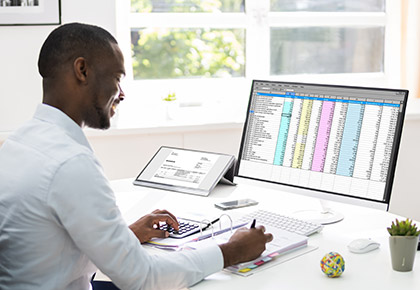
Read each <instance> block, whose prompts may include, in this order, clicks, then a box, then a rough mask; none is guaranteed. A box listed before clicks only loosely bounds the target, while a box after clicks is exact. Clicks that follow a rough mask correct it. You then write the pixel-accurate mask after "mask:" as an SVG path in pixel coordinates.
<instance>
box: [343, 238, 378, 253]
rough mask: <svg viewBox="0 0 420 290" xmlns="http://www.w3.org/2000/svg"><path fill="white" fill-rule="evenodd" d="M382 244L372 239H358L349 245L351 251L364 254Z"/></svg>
mask: <svg viewBox="0 0 420 290" xmlns="http://www.w3.org/2000/svg"><path fill="white" fill-rule="evenodd" d="M380 245H381V244H379V243H378V242H375V241H373V240H371V239H357V240H354V241H352V242H351V243H350V244H348V245H347V248H348V249H349V251H350V252H352V253H356V254H364V253H367V252H370V251H373V250H375V249H377V248H379V246H380Z"/></svg>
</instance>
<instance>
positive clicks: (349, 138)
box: [336, 103, 364, 176]
mask: <svg viewBox="0 0 420 290" xmlns="http://www.w3.org/2000/svg"><path fill="white" fill-rule="evenodd" d="M363 114H364V105H362V104H356V103H350V104H349V106H348V109H347V116H346V123H345V125H344V131H343V138H342V141H341V147H340V154H339V158H338V163H337V171H336V174H338V175H342V176H353V169H354V163H355V161H356V154H357V145H358V144H359V137H360V129H361V127H362V121H363Z"/></svg>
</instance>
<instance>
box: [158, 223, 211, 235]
mask: <svg viewBox="0 0 420 290" xmlns="http://www.w3.org/2000/svg"><path fill="white" fill-rule="evenodd" d="M177 220H178V223H179V230H178V231H176V230H175V229H174V228H173V227H171V226H169V225H168V224H166V223H164V224H162V225H160V226H159V228H160V229H161V230H164V231H168V232H169V237H170V238H175V239H182V238H185V237H188V236H190V235H193V234H196V233H199V232H200V228H202V229H203V230H204V229H206V228H207V227H208V225H207V224H202V225H200V223H199V222H196V221H192V220H187V219H183V218H177Z"/></svg>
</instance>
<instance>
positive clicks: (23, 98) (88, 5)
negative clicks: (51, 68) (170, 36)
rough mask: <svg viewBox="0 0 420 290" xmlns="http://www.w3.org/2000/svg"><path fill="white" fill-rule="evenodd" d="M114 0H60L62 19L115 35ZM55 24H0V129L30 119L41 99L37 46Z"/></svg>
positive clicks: (5, 128)
mask: <svg viewBox="0 0 420 290" xmlns="http://www.w3.org/2000/svg"><path fill="white" fill-rule="evenodd" d="M114 11H115V0H89V1H84V0H61V15H62V18H61V19H62V23H68V22H84V23H90V24H95V25H99V26H102V27H104V28H105V29H107V30H108V31H110V32H111V33H112V34H114V35H115V31H116V24H115V23H116V20H115V19H116V17H115V13H114ZM54 28H56V26H0V40H1V45H0V64H1V70H0V85H1V92H0V104H1V106H0V132H2V131H10V130H13V129H16V128H17V127H18V126H19V125H20V124H22V123H23V122H24V121H25V120H27V119H29V118H30V117H31V116H32V114H33V112H34V110H35V107H36V105H37V104H38V103H40V102H41V99H42V86H41V77H40V76H39V74H38V68H37V61H38V54H39V50H40V49H41V46H42V43H43V42H44V40H45V38H46V37H47V36H48V34H49V33H50V32H51V31H52V30H53V29H54Z"/></svg>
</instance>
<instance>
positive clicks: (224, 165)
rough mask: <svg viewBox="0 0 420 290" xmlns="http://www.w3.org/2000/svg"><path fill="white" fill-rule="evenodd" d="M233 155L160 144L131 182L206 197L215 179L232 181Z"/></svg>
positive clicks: (216, 181)
mask: <svg viewBox="0 0 420 290" xmlns="http://www.w3.org/2000/svg"><path fill="white" fill-rule="evenodd" d="M234 166H235V157H234V156H233V155H228V154H221V153H214V152H205V151H197V150H188V149H181V148H173V147H167V146H162V147H161V148H160V149H159V150H158V151H157V152H156V154H155V155H154V156H153V157H152V159H151V160H150V161H149V163H148V164H147V165H146V167H145V168H144V169H143V170H142V171H141V172H140V174H139V175H138V176H137V178H136V179H135V180H134V182H133V183H134V184H135V185H141V186H148V187H154V188H160V189H165V190H172V191H179V192H184V193H190V194H196V195H201V196H208V195H209V194H210V192H211V191H212V189H213V188H214V187H215V186H216V184H217V183H219V181H221V180H223V181H224V182H227V183H230V184H234V183H233V174H234Z"/></svg>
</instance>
